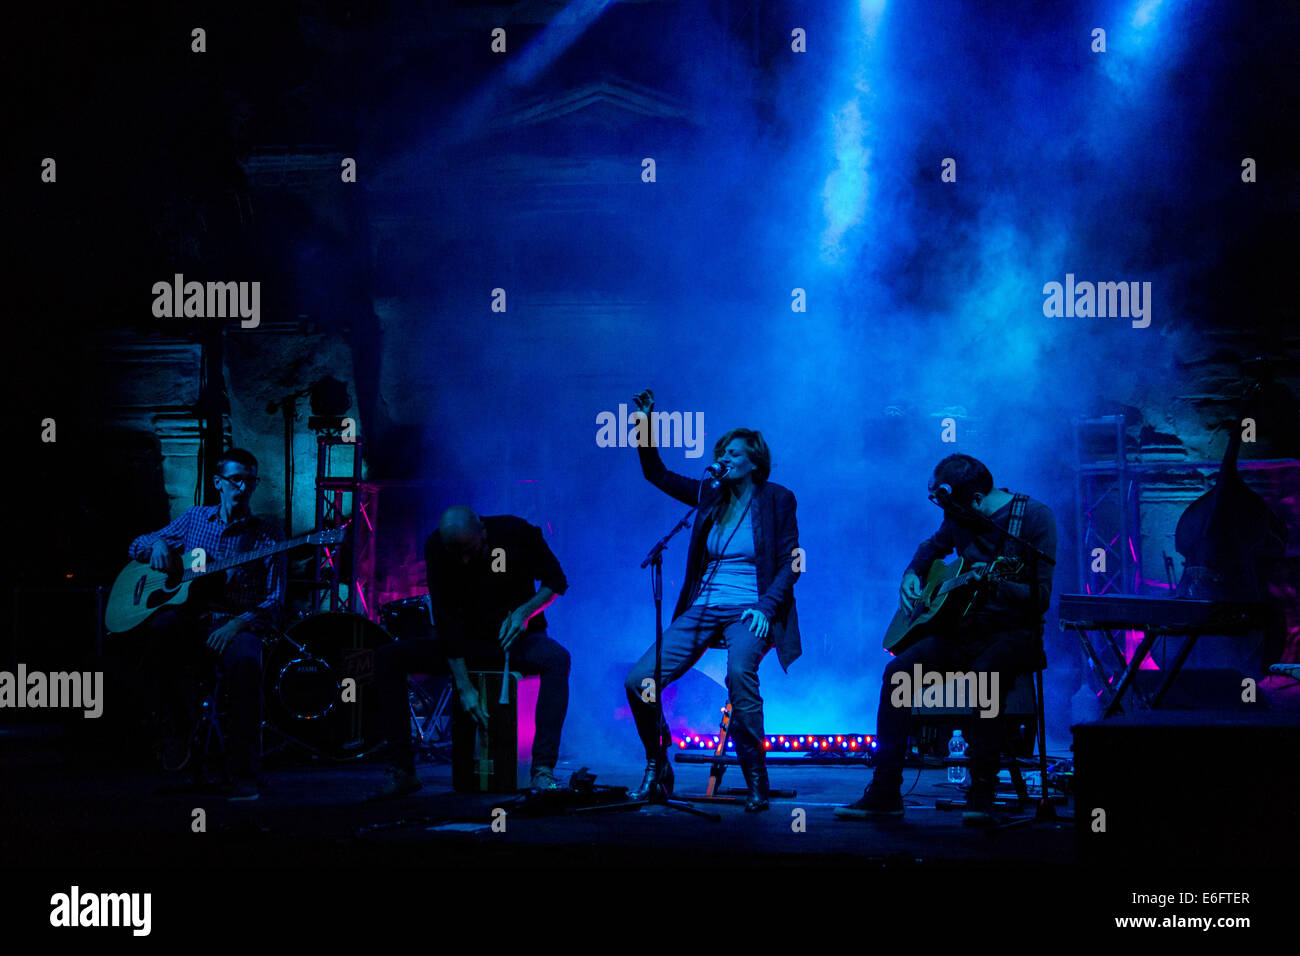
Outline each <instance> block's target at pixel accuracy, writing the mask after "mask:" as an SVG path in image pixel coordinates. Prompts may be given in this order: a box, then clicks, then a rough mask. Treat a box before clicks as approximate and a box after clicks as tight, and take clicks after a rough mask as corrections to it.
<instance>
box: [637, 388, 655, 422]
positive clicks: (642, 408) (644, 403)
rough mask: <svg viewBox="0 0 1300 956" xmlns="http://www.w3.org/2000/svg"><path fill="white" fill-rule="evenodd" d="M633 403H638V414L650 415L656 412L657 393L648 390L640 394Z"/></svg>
mask: <svg viewBox="0 0 1300 956" xmlns="http://www.w3.org/2000/svg"><path fill="white" fill-rule="evenodd" d="M632 401H634V402H635V403H636V410H637V411H638V412H644V413H645V414H647V415H649V414H650V413H651V412H652V411H654V407H655V393H654V392H652V391H651V390H650V389H648V388H647V389H646V390H645V391H644V392H638V393H637V394H636V396H635V397H634V398H633V399H632Z"/></svg>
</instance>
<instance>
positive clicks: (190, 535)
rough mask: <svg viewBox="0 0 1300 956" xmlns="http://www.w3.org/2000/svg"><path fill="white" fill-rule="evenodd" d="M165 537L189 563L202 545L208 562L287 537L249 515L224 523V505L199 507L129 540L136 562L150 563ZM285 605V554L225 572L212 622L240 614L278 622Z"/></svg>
mask: <svg viewBox="0 0 1300 956" xmlns="http://www.w3.org/2000/svg"><path fill="white" fill-rule="evenodd" d="M159 538H161V539H162V540H163V541H165V542H166V543H167V545H168V546H169V547H171V548H174V549H175V550H177V551H180V552H181V563H182V566H183V567H187V568H188V567H189V565H190V563H191V562H192V560H193V558H192V555H191V553H190V552H192V551H193V550H194V549H195V548H202V549H203V550H204V552H206V554H207V558H206V560H207V561H210V562H213V563H215V562H217V561H223V560H225V559H226V558H229V557H234V556H235V555H237V554H240V553H242V552H245V551H256V550H258V549H259V548H265V547H269V546H271V545H274V544H276V543H277V542H279V541H283V540H284V535H282V534H281V533H280V529H279V528H277V527H275V526H274V525H272V524H268V523H267V522H265V521H263V520H262V519H261V518H258V517H255V516H252V515H249V516H247V517H244V518H237V519H236V520H234V521H231V522H230V523H229V524H222V522H221V506H220V505H196V506H195V507H193V508H191V509H190V510H189V511H187V512H185V513H184V514H183V515H181V516H180V517H179V518H177V519H176V520H175V521H173V522H172V523H171V524H169V525H168V526H167V527H165V528H163V529H161V530H159V531H154V532H151V533H149V534H142V535H140V537H138V538H136V539H135V540H134V541H132V542H131V547H130V551H129V553H130V557H131V560H133V561H148V560H149V553H150V551H152V550H153V545H154V542H155V541H157V540H158V539H159ZM283 607H284V554H283V553H281V554H273V555H271V556H270V557H266V558H262V559H261V560H259V561H253V562H250V563H248V564H243V565H240V566H238V567H234V568H229V569H227V570H226V586H225V591H224V594H223V595H222V597H221V598H220V599H218V600H217V601H215V602H214V603H213V604H212V606H211V608H210V610H211V613H212V624H213V626H220V625H221V624H224V623H225V622H226V621H229V620H230V619H231V618H235V617H238V618H239V620H241V621H243V622H245V623H246V624H253V625H262V626H272V627H273V626H275V625H276V624H277V623H278V622H279V619H280V614H281V611H282V609H283Z"/></svg>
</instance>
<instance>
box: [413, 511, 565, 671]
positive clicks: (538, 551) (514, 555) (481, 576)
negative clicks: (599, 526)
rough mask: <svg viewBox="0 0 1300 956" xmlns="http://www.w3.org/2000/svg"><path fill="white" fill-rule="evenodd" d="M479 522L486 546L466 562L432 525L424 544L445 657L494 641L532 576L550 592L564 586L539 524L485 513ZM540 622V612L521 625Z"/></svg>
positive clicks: (527, 592) (529, 593) (530, 589)
mask: <svg viewBox="0 0 1300 956" xmlns="http://www.w3.org/2000/svg"><path fill="white" fill-rule="evenodd" d="M483 526H484V527H485V528H486V530H487V546H486V547H485V548H484V550H483V556H482V557H481V558H480V559H479V560H477V561H472V562H470V563H469V564H468V565H462V564H461V563H460V561H459V559H458V558H457V557H456V556H455V555H452V554H449V553H448V552H447V551H446V550H445V549H444V548H443V546H442V538H441V537H440V536H439V534H438V532H437V531H435V532H434V533H433V534H431V535H429V539H428V540H427V541H426V542H425V544H424V563H425V568H426V570H427V572H428V578H429V605H430V607H431V608H432V609H433V623H434V625H435V626H436V627H437V628H438V639H439V640H440V641H442V642H443V644H444V645H445V647H446V651H447V656H448V657H449V658H457V657H464V656H465V653H466V649H467V647H468V645H469V644H470V643H471V642H475V643H478V642H482V643H486V642H489V641H490V642H495V641H496V638H497V632H498V631H500V629H501V622H502V621H504V620H505V619H506V616H507V615H508V614H510V613H511V612H512V611H514V610H515V609H516V608H518V607H519V606H520V605H522V604H526V603H527V602H528V601H530V600H532V598H533V597H534V596H535V595H536V594H537V589H536V588H535V587H534V586H533V582H534V581H537V582H540V584H541V585H542V586H543V587H548V588H550V589H551V590H552V591H554V592H555V593H556V594H563V593H564V592H565V591H566V590H568V587H569V584H568V581H566V580H565V577H564V571H563V569H561V567H560V562H559V561H558V560H556V557H555V555H554V554H553V553H552V552H551V549H550V548H549V547H548V546H547V544H546V541H545V540H544V539H543V538H542V529H541V528H538V527H536V526H535V525H531V524H529V523H528V522H527V521H525V520H524V519H523V518H516V517H515V516H514V515H489V516H486V517H484V518H483ZM494 567H495V568H496V569H497V570H493V568H494ZM545 628H546V617H545V615H542V614H536V615H534V616H533V618H532V619H531V620H530V621H529V622H528V628H527V631H528V632H532V631H541V630H544V629H545Z"/></svg>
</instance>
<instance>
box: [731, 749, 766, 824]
mask: <svg viewBox="0 0 1300 956" xmlns="http://www.w3.org/2000/svg"><path fill="white" fill-rule="evenodd" d="M732 740H733V741H735V744H736V757H737V759H738V760H739V761H740V772H741V773H743V774H744V775H745V786H746V787H748V788H749V794H748V797H747V799H746V800H745V812H746V813H760V812H762V811H763V810H766V809H767V808H768V806H769V804H768V800H767V797H768V786H767V760H766V759H765V756H766V755H765V754H764V753H763V752H762V751H761V750H758V749H757V748H754V747H747V746H742V745H741V743H740V739H739V737H733V738H732Z"/></svg>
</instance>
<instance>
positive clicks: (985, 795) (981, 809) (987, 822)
mask: <svg viewBox="0 0 1300 956" xmlns="http://www.w3.org/2000/svg"><path fill="white" fill-rule="evenodd" d="M993 792H994V790H993V784H991V783H983V784H981V783H980V781H978V780H976V781H975V782H973V783H972V784H971V786H970V789H969V790H967V791H966V806H965V807H964V808H963V809H962V813H961V823H962V826H965V827H991V826H996V825H997V824H998V815H997V811H996V809H995V808H994V803H993Z"/></svg>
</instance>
